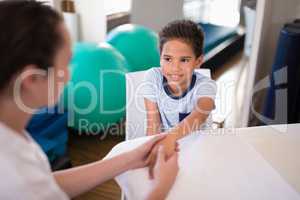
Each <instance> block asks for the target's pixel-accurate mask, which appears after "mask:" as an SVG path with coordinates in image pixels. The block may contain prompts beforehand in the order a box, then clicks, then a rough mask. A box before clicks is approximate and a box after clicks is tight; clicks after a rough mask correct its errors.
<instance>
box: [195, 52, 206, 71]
mask: <svg viewBox="0 0 300 200" xmlns="http://www.w3.org/2000/svg"><path fill="white" fill-rule="evenodd" d="M203 62H204V56H203V54H202V55H200V56H199V57H198V58H196V68H200V67H201V65H202V64H203Z"/></svg>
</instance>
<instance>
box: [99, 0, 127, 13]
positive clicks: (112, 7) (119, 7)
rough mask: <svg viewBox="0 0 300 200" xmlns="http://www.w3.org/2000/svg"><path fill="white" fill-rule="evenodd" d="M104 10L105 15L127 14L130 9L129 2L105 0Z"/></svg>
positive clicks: (124, 0)
mask: <svg viewBox="0 0 300 200" xmlns="http://www.w3.org/2000/svg"><path fill="white" fill-rule="evenodd" d="M104 9H105V14H106V15H111V14H114V13H120V12H129V11H130V9H131V0H105V1H104Z"/></svg>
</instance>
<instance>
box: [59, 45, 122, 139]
mask: <svg viewBox="0 0 300 200" xmlns="http://www.w3.org/2000/svg"><path fill="white" fill-rule="evenodd" d="M126 69H127V62H126V59H125V58H124V57H123V56H122V55H121V54H120V53H119V52H118V50H116V49H115V48H114V47H112V46H111V45H110V44H108V43H101V44H98V45H97V44H93V43H77V44H75V47H74V49H73V58H72V61H71V65H70V72H71V79H70V81H69V82H68V83H67V85H66V86H65V88H64V92H63V95H62V98H63V99H61V102H62V103H63V106H64V108H65V109H66V110H67V111H68V115H69V116H68V126H69V127H72V128H74V129H76V130H78V131H80V132H84V133H99V132H101V131H104V130H106V128H108V127H109V126H111V125H114V124H116V123H118V122H119V121H120V120H121V119H122V118H123V117H124V114H125V105H126V88H125V73H126V72H127V71H126Z"/></svg>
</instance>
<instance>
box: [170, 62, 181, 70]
mask: <svg viewBox="0 0 300 200" xmlns="http://www.w3.org/2000/svg"><path fill="white" fill-rule="evenodd" d="M172 71H174V72H177V71H180V64H179V62H174V63H173V66H172Z"/></svg>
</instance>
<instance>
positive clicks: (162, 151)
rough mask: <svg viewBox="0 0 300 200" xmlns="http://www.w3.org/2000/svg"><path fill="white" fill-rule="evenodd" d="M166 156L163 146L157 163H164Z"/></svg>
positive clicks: (160, 148) (159, 148) (158, 153)
mask: <svg viewBox="0 0 300 200" xmlns="http://www.w3.org/2000/svg"><path fill="white" fill-rule="evenodd" d="M165 158H166V155H165V150H164V147H163V146H162V145H160V146H159V147H158V152H157V161H156V162H159V163H161V162H163V161H165Z"/></svg>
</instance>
